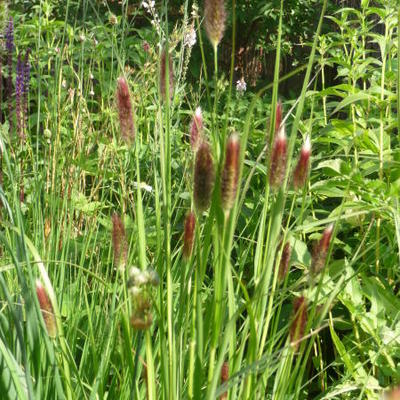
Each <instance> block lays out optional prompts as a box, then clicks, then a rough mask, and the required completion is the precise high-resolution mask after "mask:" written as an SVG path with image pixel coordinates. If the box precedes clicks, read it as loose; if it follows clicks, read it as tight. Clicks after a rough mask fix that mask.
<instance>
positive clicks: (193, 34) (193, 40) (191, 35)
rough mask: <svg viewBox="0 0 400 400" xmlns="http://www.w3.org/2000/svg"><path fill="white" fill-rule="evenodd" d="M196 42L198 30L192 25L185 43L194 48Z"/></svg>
mask: <svg viewBox="0 0 400 400" xmlns="http://www.w3.org/2000/svg"><path fill="white" fill-rule="evenodd" d="M196 42H197V37H196V31H195V29H194V28H193V27H191V28H190V29H189V31H188V32H187V33H186V35H185V37H184V39H183V45H184V46H187V47H189V48H192V47H193V46H194V45H195V44H196Z"/></svg>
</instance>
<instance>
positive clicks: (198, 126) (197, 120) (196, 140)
mask: <svg viewBox="0 0 400 400" xmlns="http://www.w3.org/2000/svg"><path fill="white" fill-rule="evenodd" d="M202 132H203V114H202V112H201V108H200V107H197V108H196V111H195V113H194V116H193V119H192V123H191V125H190V144H191V146H192V150H193V151H196V150H197V148H198V147H199V144H200V142H201V138H202Z"/></svg>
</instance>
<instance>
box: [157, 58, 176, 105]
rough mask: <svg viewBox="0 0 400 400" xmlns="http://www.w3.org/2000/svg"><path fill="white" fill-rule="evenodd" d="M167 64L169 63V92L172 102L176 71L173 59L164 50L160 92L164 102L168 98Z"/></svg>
mask: <svg viewBox="0 0 400 400" xmlns="http://www.w3.org/2000/svg"><path fill="white" fill-rule="evenodd" d="M167 62H168V77H169V79H168V92H169V100H170V101H171V100H172V97H173V95H174V70H173V68H174V67H173V64H172V57H171V55H168V60H167V54H166V51H165V50H163V52H162V53H161V64H160V92H161V96H162V98H163V100H164V101H165V99H166V98H167Z"/></svg>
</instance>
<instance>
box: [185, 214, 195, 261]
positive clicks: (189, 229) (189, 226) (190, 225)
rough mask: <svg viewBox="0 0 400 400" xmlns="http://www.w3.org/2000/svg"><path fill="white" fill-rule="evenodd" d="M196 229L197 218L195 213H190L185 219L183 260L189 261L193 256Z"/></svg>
mask: <svg viewBox="0 0 400 400" xmlns="http://www.w3.org/2000/svg"><path fill="white" fill-rule="evenodd" d="M195 227H196V217H195V215H194V212H192V211H191V212H190V213H189V214H188V215H187V216H186V218H185V228H184V233H183V258H184V259H185V260H188V259H189V258H190V256H191V255H192V250H193V243H194V233H195Z"/></svg>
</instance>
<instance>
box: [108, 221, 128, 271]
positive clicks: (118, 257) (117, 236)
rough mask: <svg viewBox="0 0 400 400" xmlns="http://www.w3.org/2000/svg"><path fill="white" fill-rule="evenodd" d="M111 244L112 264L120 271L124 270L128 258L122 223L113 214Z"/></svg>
mask: <svg viewBox="0 0 400 400" xmlns="http://www.w3.org/2000/svg"><path fill="white" fill-rule="evenodd" d="M112 242H113V249H114V263H115V265H117V266H118V268H119V269H120V270H124V268H125V265H126V261H127V256H128V244H127V241H126V235H125V227H124V223H123V222H122V219H121V217H120V216H119V215H118V214H117V213H114V214H113V216H112Z"/></svg>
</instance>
